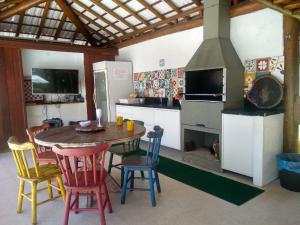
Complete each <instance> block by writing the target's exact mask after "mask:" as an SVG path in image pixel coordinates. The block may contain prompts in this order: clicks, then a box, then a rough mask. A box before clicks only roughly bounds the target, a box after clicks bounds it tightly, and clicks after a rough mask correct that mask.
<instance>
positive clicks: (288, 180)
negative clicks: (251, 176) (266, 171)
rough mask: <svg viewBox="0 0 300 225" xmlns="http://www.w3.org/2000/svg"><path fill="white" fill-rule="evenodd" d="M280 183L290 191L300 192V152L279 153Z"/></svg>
mask: <svg viewBox="0 0 300 225" xmlns="http://www.w3.org/2000/svg"><path fill="white" fill-rule="evenodd" d="M277 166H278V169H279V179H280V185H281V186H282V187H284V188H286V189H288V190H290V191H296V192H300V154H297V153H282V154H279V155H277Z"/></svg>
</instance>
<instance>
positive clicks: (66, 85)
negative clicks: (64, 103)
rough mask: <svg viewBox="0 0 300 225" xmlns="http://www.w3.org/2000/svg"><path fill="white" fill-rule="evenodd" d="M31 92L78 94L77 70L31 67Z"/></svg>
mask: <svg viewBox="0 0 300 225" xmlns="http://www.w3.org/2000/svg"><path fill="white" fill-rule="evenodd" d="M31 79H32V93H33V94H78V93H79V90H78V70H67V69H40V68H32V77H31Z"/></svg>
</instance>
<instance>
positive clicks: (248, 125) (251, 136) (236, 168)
mask: <svg viewBox="0 0 300 225" xmlns="http://www.w3.org/2000/svg"><path fill="white" fill-rule="evenodd" d="M282 139H283V113H277V114H271V115H241V114H227V113H223V114H222V160H221V161H222V169H225V170H229V171H233V172H236V173H239V174H243V175H246V176H249V177H252V178H253V183H254V184H255V185H258V186H264V185H266V184H268V183H269V182H271V181H272V180H274V179H276V178H277V176H278V171H277V166H276V155H277V154H279V153H281V152H282V148H283V143H282Z"/></svg>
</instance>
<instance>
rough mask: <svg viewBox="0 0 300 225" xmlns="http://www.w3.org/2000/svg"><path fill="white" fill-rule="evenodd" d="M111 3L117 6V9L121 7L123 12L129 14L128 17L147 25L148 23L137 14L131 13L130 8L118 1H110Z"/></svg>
mask: <svg viewBox="0 0 300 225" xmlns="http://www.w3.org/2000/svg"><path fill="white" fill-rule="evenodd" d="M112 1H113V2H114V3H115V4H117V5H118V6H119V7H121V8H122V9H124V10H125V11H127V12H128V13H129V15H132V16H134V17H135V18H136V19H138V20H139V21H141V22H142V23H143V24H145V25H146V26H148V25H149V23H148V22H147V21H146V20H145V19H144V18H143V17H141V16H140V15H139V14H138V13H136V12H135V11H133V10H132V9H131V8H130V7H128V6H127V5H125V4H124V3H123V2H120V1H119V0H112Z"/></svg>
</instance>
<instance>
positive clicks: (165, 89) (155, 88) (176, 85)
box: [133, 68, 185, 98]
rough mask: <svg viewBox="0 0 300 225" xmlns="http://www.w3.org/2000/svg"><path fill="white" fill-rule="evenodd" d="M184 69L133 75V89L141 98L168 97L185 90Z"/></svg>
mask: <svg viewBox="0 0 300 225" xmlns="http://www.w3.org/2000/svg"><path fill="white" fill-rule="evenodd" d="M184 77H185V73H184V68H178V69H166V70H158V71H147V72H141V73H134V74H133V87H134V90H135V92H136V93H138V94H139V96H140V97H168V98H172V97H175V96H176V95H177V92H178V90H181V91H183V90H184V88H185V79H184Z"/></svg>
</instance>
